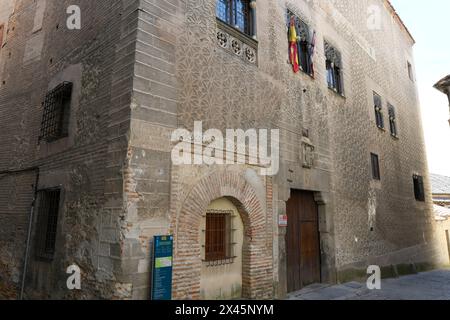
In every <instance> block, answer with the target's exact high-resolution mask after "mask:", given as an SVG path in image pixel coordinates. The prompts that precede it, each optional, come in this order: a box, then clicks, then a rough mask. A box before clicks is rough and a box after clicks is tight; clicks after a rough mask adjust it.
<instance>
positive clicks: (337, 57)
mask: <svg viewBox="0 0 450 320" xmlns="http://www.w3.org/2000/svg"><path fill="white" fill-rule="evenodd" d="M325 57H326V62H325V63H326V68H327V82H328V87H329V88H330V89H332V90H334V91H336V92H337V93H339V94H340V95H343V94H344V84H343V79H342V56H341V53H340V52H339V51H338V50H337V49H336V48H334V47H333V46H332V45H331V44H329V43H328V42H327V41H325Z"/></svg>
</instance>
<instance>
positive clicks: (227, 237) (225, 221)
mask: <svg viewBox="0 0 450 320" xmlns="http://www.w3.org/2000/svg"><path fill="white" fill-rule="evenodd" d="M231 219H232V214H231V212H228V211H214V212H208V213H207V214H206V230H205V260H206V262H225V261H226V260H229V259H232V254H231V251H232V243H231V238H232V228H231Z"/></svg>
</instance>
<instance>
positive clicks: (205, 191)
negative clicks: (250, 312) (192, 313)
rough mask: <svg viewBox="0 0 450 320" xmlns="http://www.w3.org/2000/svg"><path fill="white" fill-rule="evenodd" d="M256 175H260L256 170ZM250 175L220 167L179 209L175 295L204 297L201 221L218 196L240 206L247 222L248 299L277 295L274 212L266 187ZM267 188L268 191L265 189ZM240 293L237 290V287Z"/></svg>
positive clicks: (176, 214) (174, 217)
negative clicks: (267, 205) (274, 281)
mask: <svg viewBox="0 0 450 320" xmlns="http://www.w3.org/2000/svg"><path fill="white" fill-rule="evenodd" d="M255 175H256V174H255ZM255 175H251V174H250V173H239V172H234V171H226V170H224V171H218V172H215V173H212V174H210V175H208V176H206V177H203V178H201V179H199V180H198V181H197V182H196V183H195V186H194V187H193V188H192V190H190V191H189V192H188V193H187V194H186V196H185V197H183V198H182V202H181V203H180V207H178V208H176V207H175V206H174V207H173V211H172V224H171V232H172V233H173V234H174V238H175V243H174V264H173V298H174V299H177V300H178V299H194V300H195V299H201V296H202V294H201V289H202V283H201V282H202V281H201V278H202V268H203V260H202V259H203V258H202V254H203V247H202V246H203V243H202V240H201V234H200V232H201V230H203V229H202V227H201V224H202V221H203V220H202V219H203V217H204V216H205V214H206V212H207V211H208V208H210V207H211V205H215V204H214V202H215V201H216V200H217V199H226V200H228V202H227V206H229V203H231V204H233V205H234V208H232V209H233V210H237V211H238V213H239V217H240V219H241V221H242V223H243V226H244V227H243V244H242V268H241V270H242V271H241V274H242V289H241V290H242V294H241V296H242V297H243V298H250V299H267V298H270V297H272V295H273V269H272V268H273V251H272V246H273V233H272V231H273V225H272V223H271V222H272V221H273V216H272V211H271V210H267V207H266V202H265V201H266V199H265V196H266V195H265V194H264V193H262V192H264V191H265V188H266V186H265V185H264V181H263V180H261V179H260V178H254V176H255ZM257 190H258V191H257ZM261 191H262V192H261ZM236 291H237V290H236Z"/></svg>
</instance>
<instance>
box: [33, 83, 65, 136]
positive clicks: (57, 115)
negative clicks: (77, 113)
mask: <svg viewBox="0 0 450 320" xmlns="http://www.w3.org/2000/svg"><path fill="white" fill-rule="evenodd" d="M72 87H73V84H72V83H71V82H63V83H61V84H60V85H59V86H57V87H56V88H55V89H53V90H52V91H50V92H48V93H47V95H46V96H45V100H44V102H43V109H44V114H43V116H42V123H41V134H40V137H39V140H44V141H47V142H52V141H55V140H58V139H61V138H64V137H66V136H68V135H69V119H70V104H71V97H72Z"/></svg>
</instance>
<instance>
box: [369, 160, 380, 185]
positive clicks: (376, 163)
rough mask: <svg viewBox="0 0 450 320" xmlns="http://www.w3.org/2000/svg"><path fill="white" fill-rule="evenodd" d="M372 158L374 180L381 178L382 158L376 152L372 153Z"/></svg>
mask: <svg viewBox="0 0 450 320" xmlns="http://www.w3.org/2000/svg"><path fill="white" fill-rule="evenodd" d="M370 158H371V162H372V178H373V179H374V180H381V173H380V158H379V157H378V155H377V154H375V153H371V154H370Z"/></svg>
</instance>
